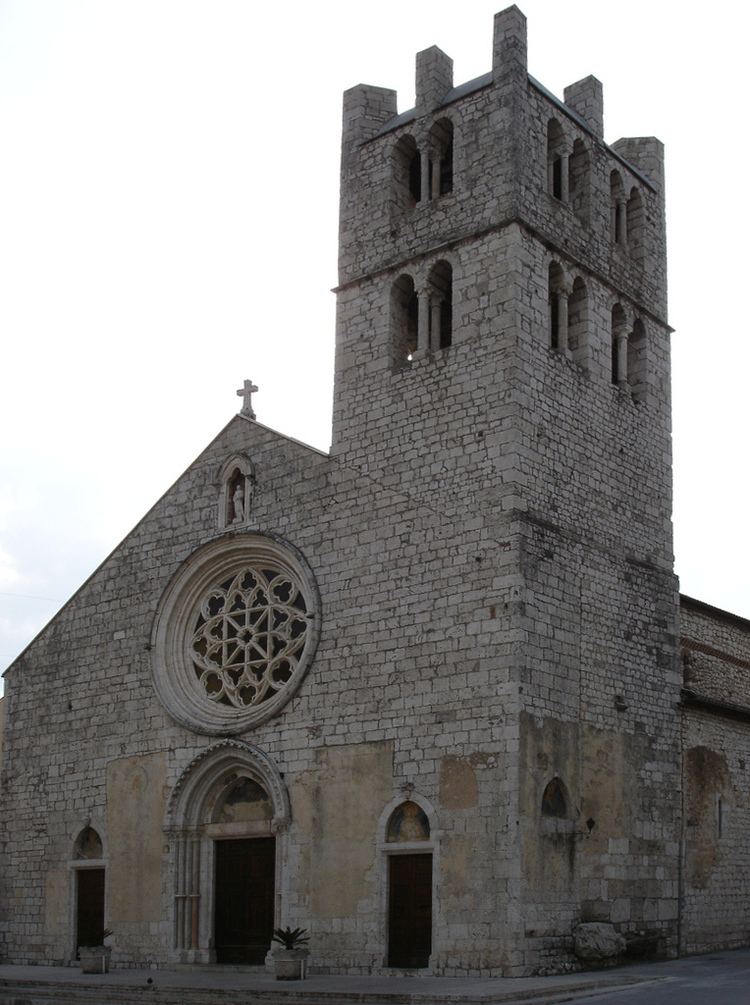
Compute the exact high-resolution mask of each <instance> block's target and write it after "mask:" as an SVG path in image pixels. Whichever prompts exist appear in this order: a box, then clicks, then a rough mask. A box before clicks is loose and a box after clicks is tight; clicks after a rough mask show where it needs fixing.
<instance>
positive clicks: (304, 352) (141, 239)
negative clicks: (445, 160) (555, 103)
mask: <svg viewBox="0 0 750 1005" xmlns="http://www.w3.org/2000/svg"><path fill="white" fill-rule="evenodd" d="M500 6H501V4H498V3H488V2H485V0H467V2H465V3H463V4H460V5H458V4H455V3H443V2H436V0H407V2H405V0H398V2H396V0H379V2H378V3H377V4H369V3H368V4H364V3H357V2H356V0H348V2H347V3H337V2H329V3H327V2H325V0H322V2H320V3H318V4H313V3H309V2H306V3H301V2H291V3H290V2H286V3H284V4H260V3H256V2H253V3H251V2H250V0H210V2H209V0H0V138H1V141H2V153H1V154H0V333H1V334H0V337H1V338H2V346H3V352H2V374H3V380H2V399H1V400H0V669H2V668H4V666H5V665H7V663H9V662H10V661H11V659H12V658H14V657H15V656H16V655H17V654H18V653H19V652H20V651H21V649H22V648H23V647H24V646H25V645H26V644H27V643H28V641H29V640H30V639H31V638H32V637H33V635H34V634H35V633H36V632H37V631H38V630H39V628H41V627H42V625H43V624H44V623H45V622H46V621H47V620H48V619H49V618H50V617H51V616H52V615H53V614H54V612H55V611H56V610H57V609H58V607H59V606H60V604H61V603H63V602H64V601H65V600H66V599H67V597H68V596H69V595H70V594H71V593H72V592H73V591H74V590H75V589H76V588H77V587H78V586H79V585H80V583H81V582H82V581H83V580H84V579H85V578H86V576H87V575H88V574H89V573H90V572H91V571H92V570H93V569H94V568H95V567H96V566H97V565H98V563H99V562H100V561H101V560H102V559H103V558H104V557H105V556H106V554H108V553H109V551H111V550H112V548H113V547H114V546H115V545H116V544H117V542H118V541H119V540H120V539H121V538H122V537H123V536H124V535H125V534H126V533H127V531H128V530H129V529H130V528H131V527H132V526H133V524H135V522H136V521H137V520H138V519H139V518H140V517H141V516H142V515H143V513H144V512H145V511H146V510H147V509H148V508H149V506H150V505H151V504H152V503H153V502H154V501H155V500H156V498H157V497H158V496H159V495H160V494H161V493H162V492H164V491H165V489H167V488H168V486H169V485H170V484H171V483H172V482H173V481H174V479H175V478H176V477H177V476H178V475H179V474H180V472H181V471H182V470H183V469H184V468H185V467H186V466H187V465H188V464H189V463H190V461H191V460H192V459H193V458H194V457H195V456H196V455H197V454H198V453H199V452H200V451H201V449H202V448H203V447H204V446H205V444H206V443H207V442H208V441H209V440H210V439H212V438H213V436H214V435H215V434H216V433H217V432H218V431H219V429H220V428H221V427H222V426H223V425H224V424H225V423H226V422H227V421H228V420H229V419H230V418H231V416H232V415H233V414H234V412H236V411H237V410H238V408H239V405H240V401H239V399H238V398H237V397H236V396H235V390H236V388H238V387H239V386H240V385H241V383H242V381H243V379H244V378H246V377H250V378H252V379H253V380H254V381H255V382H256V383H257V384H258V385H259V386H260V392H259V393H258V394H257V395H256V401H255V405H256V411H257V413H258V418H259V420H260V421H262V422H264V423H266V424H267V425H270V426H272V427H274V428H276V429H279V430H280V431H282V432H284V433H286V434H289V435H291V436H294V437H297V438H298V439H301V440H304V441H306V442H309V443H312V444H313V445H315V446H318V447H321V448H323V449H326V448H327V446H328V444H329V425H330V413H331V391H332V365H333V334H334V329H333V324H334V314H333V310H334V298H333V295H332V294H331V293H330V292H329V291H330V288H331V287H332V286H334V285H335V282H336V227H337V211H338V209H337V200H338V157H339V139H340V109H341V92H342V91H343V90H344V89H345V88H347V87H350V86H351V85H353V84H355V83H359V82H364V83H371V84H378V85H381V86H386V87H394V88H397V89H398V92H399V109H400V110H404V109H406V108H409V107H411V105H412V104H413V97H414V54H415V53H416V52H417V51H418V50H419V49H423V48H426V47H427V46H429V45H433V44H436V45H439V46H440V47H441V48H442V49H443V50H445V51H446V52H447V53H448V54H449V55H451V56H452V57H453V59H454V63H455V80H456V82H457V83H459V82H461V81H464V80H468V79H470V78H472V77H475V76H477V75H479V74H481V73H484V72H486V71H487V70H489V69H490V66H491V52H492V15H493V13H494V12H495V11H496V10H497V9H499V7H500ZM520 6H521V8H522V10H523V11H524V13H525V14H526V15H527V18H528V22H529V71H530V72H531V73H532V74H533V75H534V76H535V77H536V78H537V79H539V80H540V81H541V82H542V83H544V84H545V85H546V86H547V87H548V88H549V89H550V90H552V91H553V92H554V93H556V94H558V95H560V96H561V95H562V91H563V88H564V87H565V85H566V84H569V83H571V82H573V81H575V80H578V79H579V78H581V77H584V76H586V75H587V74H589V73H593V74H595V75H596V76H597V77H599V79H600V80H602V81H603V83H604V98H605V135H606V138H607V140H608V141H609V142H612V141H614V140H615V139H617V138H618V137H620V136H631V135H632V136H638V135H656V136H658V137H659V138H660V139H662V140H663V141H664V142H665V144H666V148H667V213H668V240H669V256H670V321H671V323H672V325H673V326H674V327H675V329H676V334H675V336H674V343H673V344H674V405H675V410H674V446H675V549H676V569H677V572H678V574H679V575H680V578H681V588H682V590H683V592H686V593H688V594H690V595H692V596H696V597H698V598H699V599H702V600H705V601H706V602H708V603H711V604H714V605H716V606H719V607H724V608H727V609H730V610H733V611H734V612H736V613H738V614H742V615H744V616H746V617H750V587H748V582H749V576H748V570H747V564H748V548H747V546H746V527H745V516H746V509H747V502H746V500H747V496H748V489H749V488H750V475H748V462H747V449H746V434H747V427H748V422H747V417H748V405H747V403H748V387H747V385H748V381H749V380H750V339H749V338H748V335H749V334H750V333H749V332H748V328H749V327H750V324H749V322H748V312H747V310H746V309H745V307H746V300H745V299H743V298H744V297H745V291H746V287H747V276H746V257H747V256H746V252H745V249H744V245H743V243H742V241H743V238H744V237H745V233H746V232H747V231H748V224H749V223H750V220H749V219H748V218H749V217H750V211H749V210H748V204H749V202H750V200H748V197H747V191H748V182H747V172H748V162H749V160H750V158H749V157H748V138H747V128H746V119H747V110H746V107H745V94H746V90H747V89H746V81H745V74H746V67H747V52H746V50H747V44H746V43H747V30H746V27H745V24H744V19H743V15H742V10H743V7H742V5H739V4H722V3H715V4H713V5H712V6H711V8H710V10H709V8H707V7H706V6H705V5H704V4H700V5H699V4H693V3H682V4H680V5H679V6H677V5H673V4H667V3H659V2H658V0H656V2H655V0H648V2H645V0H630V2H629V3H628V4H627V5H625V6H622V5H615V4H612V3H604V2H602V0H597V2H593V0H592V2H587V0H567V2H565V3H559V2H554V0H527V2H525V3H521V4H520Z"/></svg>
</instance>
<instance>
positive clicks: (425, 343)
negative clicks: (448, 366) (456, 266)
mask: <svg viewBox="0 0 750 1005" xmlns="http://www.w3.org/2000/svg"><path fill="white" fill-rule="evenodd" d="M417 299H418V305H419V315H418V321H417V352H418V353H419V355H420V356H424V355H425V354H426V353H427V352H428V350H429V348H430V292H429V290H428V289H427V288H426V287H425V288H424V289H421V290H418V291H417Z"/></svg>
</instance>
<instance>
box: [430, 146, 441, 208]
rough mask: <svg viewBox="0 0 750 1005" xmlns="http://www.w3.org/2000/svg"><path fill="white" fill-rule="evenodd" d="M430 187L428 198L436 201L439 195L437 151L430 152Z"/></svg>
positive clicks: (438, 160) (438, 155)
mask: <svg viewBox="0 0 750 1005" xmlns="http://www.w3.org/2000/svg"><path fill="white" fill-rule="evenodd" d="M431 160H432V187H431V189H430V198H431V199H437V198H438V196H439V195H440V154H439V153H438V151H437V150H433V152H432V159H431Z"/></svg>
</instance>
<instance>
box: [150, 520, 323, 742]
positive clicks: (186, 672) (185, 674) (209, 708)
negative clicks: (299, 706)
mask: <svg viewBox="0 0 750 1005" xmlns="http://www.w3.org/2000/svg"><path fill="white" fill-rule="evenodd" d="M265 562H267V563H268V564H269V565H271V567H273V568H278V569H280V570H282V571H284V572H286V573H287V574H289V575H290V577H291V578H292V579H294V580H296V581H297V583H298V584H299V586H300V588H301V590H302V593H303V596H304V598H305V602H306V604H307V606H308V610H309V611H310V612H311V617H310V620H309V623H308V626H307V632H306V638H305V643H304V647H303V649H302V652H301V653H300V655H299V658H298V660H297V665H296V667H295V669H294V671H293V673H292V675H291V677H290V679H289V680H288V681H287V683H286V684H285V685H284V686H283V687H282V688H281V689H280V690H279V691H278V692H277V693H276V694H275V695H274V696H273V697H271V698H269V699H268V700H266V701H264V702H262V703H261V704H259V705H251V706H248V707H247V708H234V707H229V706H227V705H223V704H220V703H218V702H211V701H210V700H209V699H208V698H207V697H206V694H205V692H204V691H203V690H202V686H201V684H200V682H199V681H198V679H197V677H196V674H195V672H194V670H193V664H192V659H191V657H190V653H189V650H188V639H189V637H190V636H191V634H192V629H193V619H194V618H195V615H196V610H197V605H198V603H199V601H200V598H201V596H202V595H203V594H204V592H205V591H206V590H207V589H209V588H210V587H211V585H212V584H213V583H215V582H217V581H219V580H220V579H221V578H222V577H224V576H227V575H230V574H231V573H232V572H234V571H238V570H239V569H240V568H241V567H242V565H243V563H248V564H251V565H258V564H262V563H265ZM319 637H320V597H319V594H318V588H317V585H316V583H315V579H314V577H313V574H312V571H311V569H310V567H309V566H308V564H307V562H306V561H305V559H304V558H303V556H302V555H301V553H300V552H298V551H297V549H296V548H293V547H292V546H291V545H290V544H288V543H287V542H281V541H280V540H277V539H276V538H274V537H271V536H270V535H265V534H243V535H241V536H240V535H231V536H223V537H221V538H218V539H216V540H214V541H212V542H210V543H209V544H207V545H205V546H204V547H203V548H200V549H198V551H196V552H194V553H193V554H192V555H191V556H190V557H189V558H188V560H187V561H186V562H184V563H183V565H182V567H181V568H180V569H179V570H178V571H177V573H176V575H175V576H174V577H173V578H172V581H171V582H170V584H169V586H168V587H167V589H166V590H165V592H164V595H163V596H162V598H161V601H160V602H159V606H158V608H157V612H156V617H155V619H154V625H153V629H152V633H151V646H152V652H153V662H152V676H153V681H154V687H155V688H156V693H157V694H158V696H159V698H160V700H161V702H162V704H163V705H164V707H165V708H166V710H167V711H168V712H169V714H170V715H171V716H172V717H173V718H174V719H176V720H177V722H179V723H180V724H181V725H183V726H186V727H187V728H188V729H191V730H193V731H194V732H197V733H208V734H211V735H221V736H231V735H234V734H237V733H244V732H246V731H247V730H248V729H252V728H253V727H254V726H257V725H259V724H260V723H262V722H265V721H266V720H267V719H270V718H271V717H272V716H274V715H276V713H277V712H279V711H280V709H281V708H282V706H284V705H285V704H286V703H287V702H288V701H289V700H290V698H292V697H293V695H294V694H295V693H296V691H297V689H298V688H299V686H300V684H301V683H302V680H303V678H304V676H305V674H306V673H307V670H308V668H309V666H310V663H311V662H312V660H313V657H314V655H315V650H316V648H317V645H318V639H319Z"/></svg>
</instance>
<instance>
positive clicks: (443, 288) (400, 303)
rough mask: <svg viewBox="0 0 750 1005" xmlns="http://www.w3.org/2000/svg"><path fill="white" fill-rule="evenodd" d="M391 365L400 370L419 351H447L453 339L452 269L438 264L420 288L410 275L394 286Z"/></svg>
mask: <svg viewBox="0 0 750 1005" xmlns="http://www.w3.org/2000/svg"><path fill="white" fill-rule="evenodd" d="M390 313H391V325H390V327H391V365H392V367H393V368H394V369H401V368H402V367H405V366H408V365H409V363H411V361H412V359H413V358H414V356H415V354H416V353H417V352H424V353H428V352H436V351H438V350H439V349H447V348H448V347H449V346H450V344H451V341H452V337H453V268H452V266H451V264H450V262H447V261H445V260H441V261H439V262H436V263H435V264H434V265H433V266H432V268H431V269H430V271H429V273H428V275H427V282H426V283H425V284H424V286H423V287H422V288H421V289H419V290H418V289H417V288H416V286H415V283H414V279H413V278H412V276H410V275H409V274H408V273H404V274H403V275H401V276H399V277H398V279H397V280H396V281H395V282H394V284H393V286H392V287H391V303H390Z"/></svg>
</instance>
